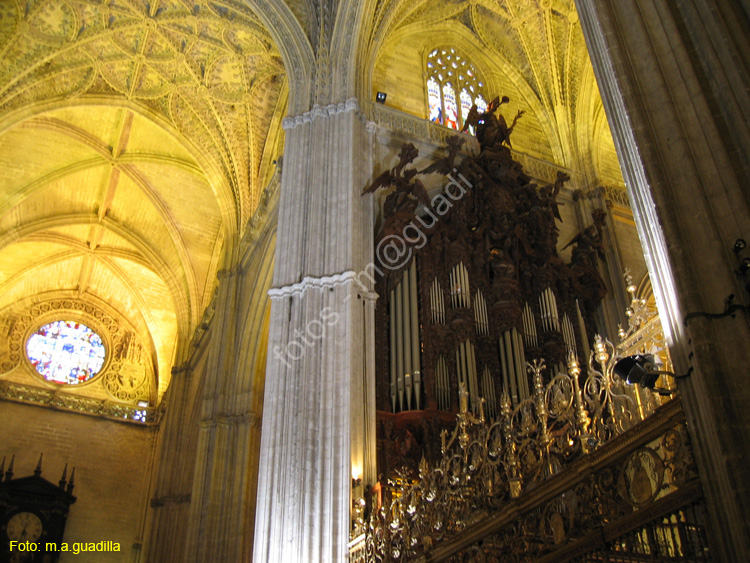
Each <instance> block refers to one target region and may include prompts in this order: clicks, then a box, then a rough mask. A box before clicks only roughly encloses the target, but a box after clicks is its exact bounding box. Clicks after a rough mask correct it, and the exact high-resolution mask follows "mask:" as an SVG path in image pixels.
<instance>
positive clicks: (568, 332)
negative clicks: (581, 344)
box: [562, 313, 578, 354]
mask: <svg viewBox="0 0 750 563" xmlns="http://www.w3.org/2000/svg"><path fill="white" fill-rule="evenodd" d="M562 333H563V338H564V339H565V346H566V348H567V352H568V353H571V352H572V353H573V354H577V353H578V350H577V349H576V337H575V332H574V331H573V323H571V322H570V317H568V314H567V313H563V318H562Z"/></svg>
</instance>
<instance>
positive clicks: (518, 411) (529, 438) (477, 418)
mask: <svg viewBox="0 0 750 563" xmlns="http://www.w3.org/2000/svg"><path fill="white" fill-rule="evenodd" d="M615 363H616V359H615V358H614V346H613V345H612V344H611V343H610V342H608V341H606V340H604V339H602V338H600V337H598V336H597V337H596V339H595V342H594V346H593V350H592V354H591V358H590V360H589V369H588V376H587V377H586V379H585V380H584V381H579V377H580V375H581V367H580V366H579V364H578V361H577V359H576V357H575V356H574V355H573V354H571V355H569V357H568V362H567V364H568V366H567V368H568V372H567V373H556V374H552V375H551V376H545V377H543V374H544V373H545V372H546V371H547V367H546V366H545V364H544V362H543V361H540V360H535V361H534V362H533V363H531V364H528V370H529V373H530V375H531V380H532V382H533V389H532V392H531V396H530V397H529V398H528V399H526V400H525V401H523V402H521V403H520V404H519V405H518V406H517V407H515V408H512V407H511V401H510V399H509V397H508V394H507V393H503V396H502V398H501V406H500V416H499V417H498V419H497V420H495V421H494V422H488V421H487V420H486V418H485V414H484V403H483V402H482V401H480V402H479V404H478V405H477V408H476V409H475V410H474V411H473V412H472V411H471V410H470V409H469V402H468V392H467V390H466V388H465V386H463V385H462V386H461V388H460V412H459V414H458V415H457V423H456V427H455V429H454V431H453V432H452V434H450V435H448V433H447V432H443V434H442V435H441V441H442V454H443V455H442V458H441V459H440V461H439V463H438V464H437V465H435V466H434V467H430V465H429V464H428V462H427V461H426V460H424V459H423V460H422V462H421V463H420V464H419V470H418V474H417V475H416V476H415V475H412V474H411V473H410V472H409V470H408V469H404V470H401V471H397V472H396V475H395V476H394V477H393V478H392V479H390V480H389V481H388V484H387V485H386V486H385V487H384V494H383V499H382V504H381V505H380V507H379V508H373V510H372V511H371V513H370V515H369V520H368V522H367V540H366V560H367V561H409V560H413V559H415V558H418V557H421V556H423V555H424V554H426V553H430V552H433V551H434V550H435V549H436V548H437V547H438V546H440V545H441V544H443V543H450V542H454V543H455V542H456V541H458V540H456V538H462V537H464V536H466V535H467V534H469V535H470V536H471V533H470V532H471V531H472V530H475V529H477V528H481V527H482V526H486V525H487V524H486V523H487V522H489V521H491V520H492V519H490V518H489V517H490V516H491V515H496V514H498V513H503V514H504V518H505V520H506V521H507V526H504V527H499V528H497V529H496V530H494V531H492V533H491V534H490V533H487V534H485V535H481V534H479V535H480V536H481V538H483V541H482V545H481V546H476V545H475V546H472V547H470V548H468V550H465V551H463V552H462V557H461V558H458V559H455V560H456V561H468V560H476V561H483V560H485V558H484V557H485V556H488V555H490V554H492V553H495V554H496V553H499V552H500V551H498V550H501V549H502V550H503V551H502V553H503V554H504V555H503V558H502V560H503V561H506V560H507V561H516V560H519V561H520V560H525V559H523V557H525V556H542V555H544V554H545V553H548V552H550V551H553V550H554V549H557V548H558V547H559V546H561V545H563V544H564V543H566V542H568V541H571V538H578V537H579V536H582V535H585V533H586V532H587V531H588V530H591V529H593V527H600V526H602V525H604V524H607V523H611V522H616V521H618V519H621V518H625V517H627V516H628V515H630V514H632V513H633V512H634V511H637V510H643V509H645V508H646V507H650V506H651V505H653V504H654V503H655V502H657V501H659V500H661V499H662V498H663V497H665V495H668V494H670V493H673V492H675V491H677V490H678V489H680V488H681V487H682V486H683V485H685V484H686V483H689V482H692V480H694V479H695V477H696V473H695V469H694V464H693V460H692V456H691V454H690V450H689V447H688V445H687V434H686V431H685V428H684V425H683V424H681V423H679V422H680V420H679V419H680V416H681V411H680V406H679V401H671V402H670V403H673V405H668V406H669V409H668V411H665V412H666V414H665V415H664V418H665V419H666V423H663V424H662V427H663V428H662V429H661V433H660V434H655V432H654V430H653V429H646V430H642V431H641V432H640V433H638V432H634V431H633V429H634V425H635V424H636V423H638V422H639V421H640V417H639V415H638V413H639V410H638V408H637V405H636V402H635V401H634V400H633V398H632V397H631V396H630V394H629V393H628V392H627V389H626V387H628V386H627V385H626V384H625V383H623V381H622V380H621V379H620V378H619V377H618V376H617V375H616V374H614V373H613V366H614V364H615ZM547 379H549V381H548V382H547V383H546V384H545V380H547ZM665 408H666V407H665ZM675 413H676V414H675ZM652 418H655V417H652ZM675 420H677V422H678V423H675ZM657 422H658V421H657ZM644 424H646V423H644ZM641 426H643V425H641ZM639 428H640V427H639ZM629 430H630V431H629ZM626 431H629V432H627V434H626ZM655 435H656V436H658V437H657V438H656V439H654V436H655ZM644 436H645V438H644ZM638 440H640V442H638ZM615 442H617V445H616V446H613V447H610V446H609V444H614V443H615ZM607 448H609V449H610V450H612V452H615V453H612V454H611V455H610V453H609V452H606V453H602V452H605V450H607ZM586 454H591V455H586ZM614 460H617V462H616V463H615V464H614V465H612V461H614ZM576 467H578V469H576ZM564 475H566V476H567V477H565V478H561V477H563V476H564ZM542 484H544V486H542ZM526 499H531V500H526ZM541 501H546V502H541ZM519 506H526V507H533V508H534V510H530V511H528V512H523V513H522V512H519ZM493 517H494V516H493ZM477 539H480V538H477ZM464 543H465V542H464ZM361 549H362V548H361V545H360V550H361ZM462 549H463V548H462ZM458 551H460V550H456V551H455V552H456V553H458ZM511 553H512V554H515V555H513V556H510V555H508V554H511ZM482 554H484V555H482ZM524 554H525V555H524ZM522 556H523V557H522ZM486 560H487V561H494V560H497V559H496V558H495V559H493V558H491V557H489V558H487V559H486Z"/></svg>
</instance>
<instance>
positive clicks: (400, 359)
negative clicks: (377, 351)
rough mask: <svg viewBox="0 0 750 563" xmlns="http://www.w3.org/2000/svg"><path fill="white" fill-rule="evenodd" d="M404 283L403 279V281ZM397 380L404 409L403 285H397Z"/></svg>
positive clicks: (399, 396) (400, 407)
mask: <svg viewBox="0 0 750 563" xmlns="http://www.w3.org/2000/svg"><path fill="white" fill-rule="evenodd" d="M401 283H403V280H402V281H401ZM394 293H395V294H396V370H397V371H396V382H397V383H398V410H399V411H402V410H404V343H403V334H404V321H403V319H404V307H403V299H402V291H401V287H396V288H395V290H394Z"/></svg>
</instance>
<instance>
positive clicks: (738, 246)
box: [732, 238, 747, 254]
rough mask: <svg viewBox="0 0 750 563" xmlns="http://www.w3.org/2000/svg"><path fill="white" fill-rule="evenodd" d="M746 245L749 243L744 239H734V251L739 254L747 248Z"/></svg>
mask: <svg viewBox="0 0 750 563" xmlns="http://www.w3.org/2000/svg"><path fill="white" fill-rule="evenodd" d="M745 247H747V243H746V242H745V240H744V239H741V238H738V239H737V240H736V241H734V246H733V247H732V252H734V253H735V254H739V253H740V252H742V251H743V250H745Z"/></svg>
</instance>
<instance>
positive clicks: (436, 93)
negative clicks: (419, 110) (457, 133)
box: [427, 48, 487, 133]
mask: <svg viewBox="0 0 750 563" xmlns="http://www.w3.org/2000/svg"><path fill="white" fill-rule="evenodd" d="M427 75H428V79H427V105H428V114H429V116H430V117H429V118H430V121H434V122H435V123H440V124H441V125H445V126H446V127H451V128H453V129H461V128H462V127H463V124H464V121H465V120H466V118H467V117H468V115H469V111H470V110H471V106H472V105H473V104H476V106H477V109H478V110H479V111H480V112H482V111H483V110H485V109H487V103H486V102H485V101H484V98H482V95H481V93H480V89H481V88H482V87H483V86H484V84H483V83H482V82H481V81H480V80H479V78H478V77H477V72H476V70H475V69H474V66H473V65H472V64H471V63H470V62H468V61H467V60H466V59H465V58H463V57H462V56H461V55H460V54H458V53H456V50H455V49H451V48H446V49H434V50H433V51H432V52H430V54H429V55H427ZM472 133H473V131H472Z"/></svg>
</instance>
